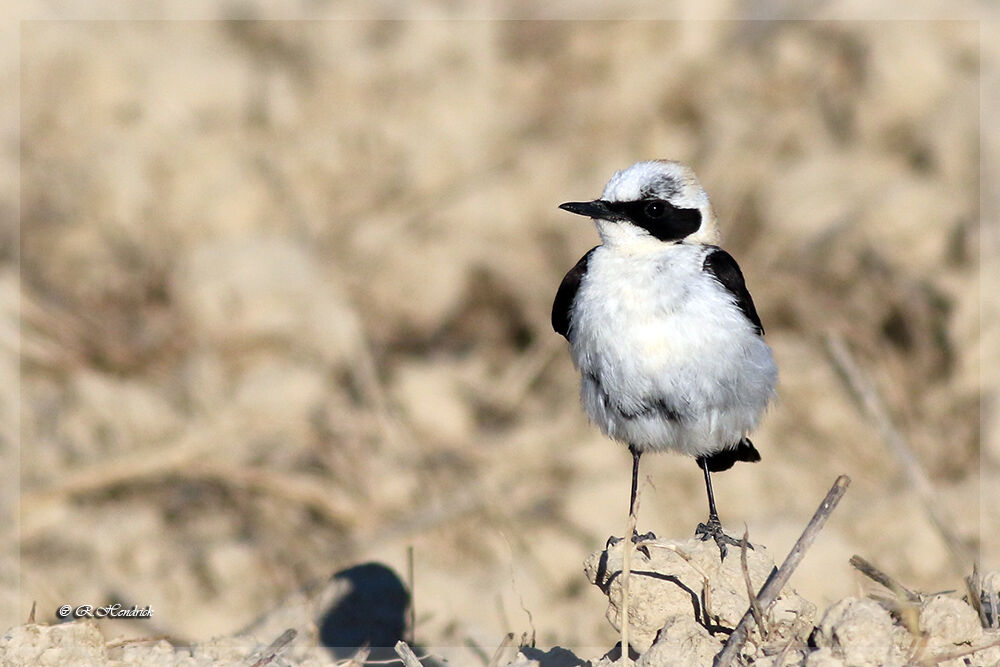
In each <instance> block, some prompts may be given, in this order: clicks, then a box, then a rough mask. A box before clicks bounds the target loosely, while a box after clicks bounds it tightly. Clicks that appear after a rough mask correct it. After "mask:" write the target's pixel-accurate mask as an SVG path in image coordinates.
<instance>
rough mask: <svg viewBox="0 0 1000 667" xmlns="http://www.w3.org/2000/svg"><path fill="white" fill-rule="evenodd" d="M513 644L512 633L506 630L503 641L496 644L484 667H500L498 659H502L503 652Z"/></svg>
mask: <svg viewBox="0 0 1000 667" xmlns="http://www.w3.org/2000/svg"><path fill="white" fill-rule="evenodd" d="M513 645H514V633H513V632H508V633H507V634H506V635H505V636H504V638H503V641H502V642H500V646H497V650H496V651H494V652H493V657H492V658H490V661H489V662H488V663H487V664H486V667H500V661H501V660H502V659H503V655H504V653H506V652H507V649H509V648H510V647H511V646H513Z"/></svg>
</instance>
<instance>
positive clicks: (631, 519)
mask: <svg viewBox="0 0 1000 667" xmlns="http://www.w3.org/2000/svg"><path fill="white" fill-rule="evenodd" d="M639 495H640V493H639V489H638V488H637V489H636V492H635V502H634V503H632V508H631V509H630V510H629V513H628V521H626V522H625V539H624V540H623V544H624V546H623V547H622V618H621V624H622V658H621V660H622V664H623V665H631V664H632V656H631V655H630V654H629V648H628V606H629V599H628V598H629V583H631V578H632V551H633V550H634V549H635V544H633V543H632V533H633V532H635V522H636V515H637V514H638V513H639Z"/></svg>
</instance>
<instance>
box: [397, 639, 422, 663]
mask: <svg viewBox="0 0 1000 667" xmlns="http://www.w3.org/2000/svg"><path fill="white" fill-rule="evenodd" d="M396 655H398V656H399V659H400V660H402V661H403V664H404V665H406V667H422V666H421V664H420V661H419V660H417V656H416V655H414V654H413V649H411V648H410V647H409V646H407V644H406V642H404V641H402V640H400V641H398V642H396Z"/></svg>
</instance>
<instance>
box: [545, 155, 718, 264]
mask: <svg viewBox="0 0 1000 667" xmlns="http://www.w3.org/2000/svg"><path fill="white" fill-rule="evenodd" d="M559 208H561V209H564V210H567V211H569V212H570V213H576V214H578V215H585V216H587V217H589V218H593V219H594V222H595V223H596V225H597V231H598V232H599V233H600V235H601V240H603V241H604V243H605V244H607V245H612V246H619V247H622V248H623V249H625V248H635V249H640V248H643V247H657V246H658V245H659V244H664V243H678V242H685V243H699V244H713V245H715V244H718V243H719V241H720V240H721V235H720V233H719V225H718V223H717V222H716V220H715V214H714V213H713V212H712V205H711V203H709V201H708V195H707V194H705V190H704V189H703V188H702V187H701V185H700V184H699V183H698V179H697V177H696V176H695V175H694V172H693V171H692V170H691V168H690V167H688V166H686V165H683V164H681V163H680V162H672V161H669V160H649V161H646V162H636V163H635V164H633V165H632V166H631V167H629V168H628V169H623V170H622V171H619V172H617V173H616V174H615V175H614V176H612V177H611V180H610V181H608V184H607V185H606V186H604V193H603V194H602V195H601V198H600V199H595V200H594V201H589V202H567V203H565V204H562V205H560V206H559Z"/></svg>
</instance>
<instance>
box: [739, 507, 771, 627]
mask: <svg viewBox="0 0 1000 667" xmlns="http://www.w3.org/2000/svg"><path fill="white" fill-rule="evenodd" d="M748 544H750V531H749V530H747V528H746V527H745V526H744V528H743V544H741V545H740V568H741V569H742V570H743V581H744V582H745V583H746V586H747V598H749V600H750V611H752V612H753V619H754V621H755V622H756V623H757V627H758V628H759V629H760V636H761V638H762V639H765V640H766V639H767V629H766V628H765V626H764V612H762V611H761V609H760V600H758V599H757V594H756V593H755V592H754V590H753V582H752V581H750V567H749V566H748V565H747V545H748Z"/></svg>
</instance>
